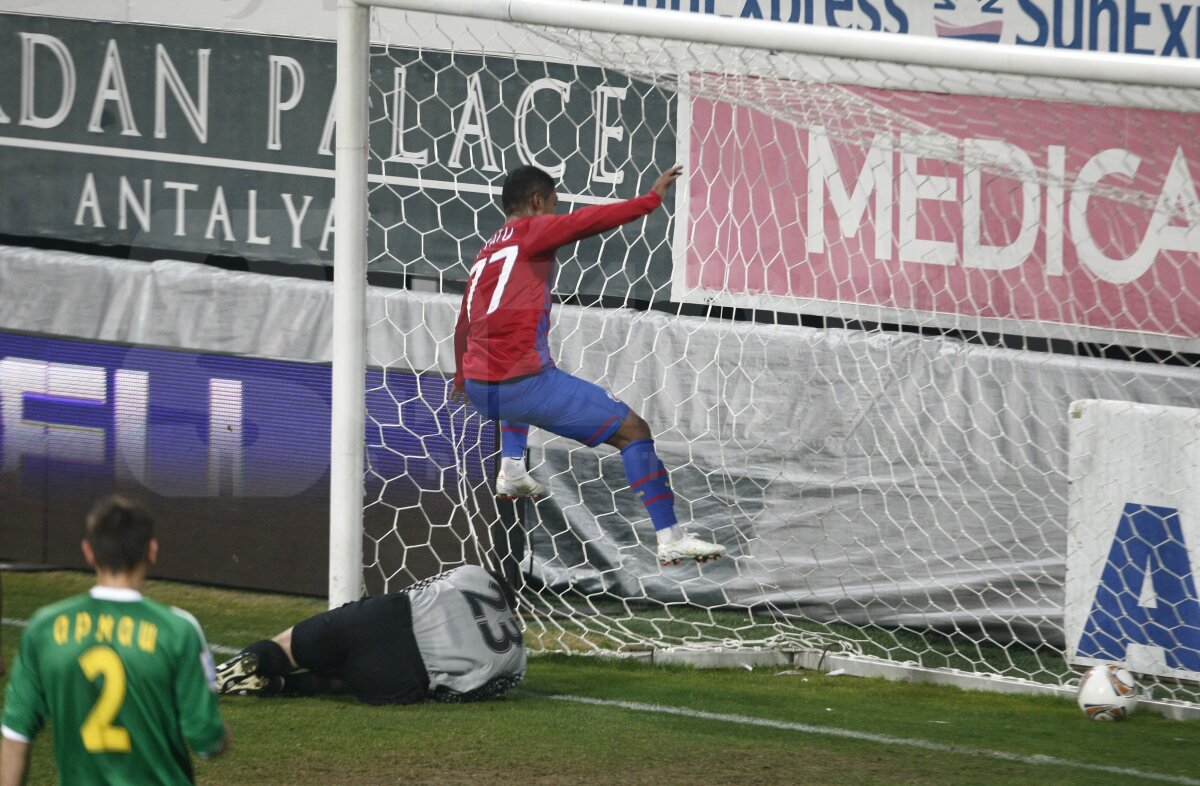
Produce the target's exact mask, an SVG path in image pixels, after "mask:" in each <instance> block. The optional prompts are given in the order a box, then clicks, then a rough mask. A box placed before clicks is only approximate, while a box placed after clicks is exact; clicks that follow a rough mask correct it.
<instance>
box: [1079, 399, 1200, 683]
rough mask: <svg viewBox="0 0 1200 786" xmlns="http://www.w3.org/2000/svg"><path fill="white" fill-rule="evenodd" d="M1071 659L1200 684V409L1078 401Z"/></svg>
mask: <svg viewBox="0 0 1200 786" xmlns="http://www.w3.org/2000/svg"><path fill="white" fill-rule="evenodd" d="M1069 423H1070V470H1069V471H1070V479H1071V490H1070V496H1069V499H1068V516H1067V554H1066V581H1065V584H1064V596H1065V597H1064V602H1063V603H1064V607H1063V628H1064V633H1065V640H1066V655H1067V661H1068V662H1069V663H1071V664H1074V665H1079V666H1094V665H1097V664H1103V663H1120V664H1122V665H1124V666H1125V667H1126V668H1128V669H1129V670H1130V671H1133V672H1136V673H1139V674H1152V675H1155V676H1158V677H1165V678H1168V679H1175V680H1188V681H1193V682H1194V681H1197V680H1200V594H1198V592H1197V587H1198V586H1200V483H1197V480H1200V410H1197V409H1192V408H1188V407H1171V406H1156V405H1151V404H1144V403H1133V402H1129V401H1103V400H1080V401H1074V402H1072V403H1071V408H1070V414H1069Z"/></svg>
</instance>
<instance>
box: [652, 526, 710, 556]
mask: <svg viewBox="0 0 1200 786" xmlns="http://www.w3.org/2000/svg"><path fill="white" fill-rule="evenodd" d="M724 554H725V547H724V546H722V545H721V544H719V543H709V542H708V541H706V540H700V538H698V537H696V536H695V535H693V534H692V533H690V532H688V531H687V530H686V529H684V528H683V527H681V526H679V525H678V524H677V525H675V526H674V527H669V528H668V529H666V530H663V532H662V533H660V534H659V540H658V561H659V562H661V563H662V564H664V565H678V564H679V562H680V561H681V560H695V561H696V562H708V561H709V560H710V559H717V558H718V557H721V556H724Z"/></svg>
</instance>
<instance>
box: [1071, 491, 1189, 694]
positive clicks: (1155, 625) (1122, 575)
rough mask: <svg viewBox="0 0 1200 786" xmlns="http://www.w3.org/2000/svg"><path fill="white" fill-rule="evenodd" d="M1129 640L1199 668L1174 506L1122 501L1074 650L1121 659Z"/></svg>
mask: <svg viewBox="0 0 1200 786" xmlns="http://www.w3.org/2000/svg"><path fill="white" fill-rule="evenodd" d="M1130 644H1141V645H1146V646H1151V647H1159V648H1161V649H1162V651H1163V655H1164V657H1165V660H1166V664H1167V666H1168V667H1169V668H1172V669H1184V670H1187V671H1200V599H1197V596H1196V581H1195V578H1193V576H1192V563H1191V560H1190V559H1189V558H1188V549H1187V544H1186V543H1185V542H1184V540H1183V526H1182V524H1181V521H1180V518H1179V511H1178V510H1176V509H1175V508H1160V507H1154V506H1152V505H1139V504H1137V503H1134V502H1128V503H1126V504H1125V510H1124V511H1123V512H1122V514H1121V521H1120V523H1119V524H1117V534H1116V536H1115V537H1114V538H1113V542H1112V547H1111V548H1110V549H1109V552H1108V561H1107V563H1106V564H1105V565H1104V572H1103V574H1101V576H1100V585H1099V586H1098V587H1097V588H1096V600H1095V601H1094V602H1093V603H1092V610H1091V613H1090V614H1089V615H1088V620H1087V624H1086V625H1084V628H1083V636H1082V637H1080V639H1079V649H1078V650H1077V653H1076V654H1077V655H1080V656H1082V657H1088V658H1096V659H1099V660H1107V661H1123V660H1125V650H1126V647H1128V645H1130Z"/></svg>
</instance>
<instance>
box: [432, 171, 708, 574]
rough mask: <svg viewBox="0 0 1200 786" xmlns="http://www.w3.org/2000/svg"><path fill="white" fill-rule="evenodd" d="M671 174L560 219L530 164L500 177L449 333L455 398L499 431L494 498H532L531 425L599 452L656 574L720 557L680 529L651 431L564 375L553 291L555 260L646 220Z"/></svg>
mask: <svg viewBox="0 0 1200 786" xmlns="http://www.w3.org/2000/svg"><path fill="white" fill-rule="evenodd" d="M680 171H681V168H680V167H679V166H673V167H671V168H670V169H668V170H667V171H665V172H663V173H662V174H660V175H659V176H658V179H657V180H655V181H654V186H653V187H651V189H650V191H649V192H647V193H645V194H643V195H642V196H639V197H635V198H634V199H629V200H626V201H624V202H617V203H615V204H611V205H597V206H593V207H585V208H582V209H580V210H576V211H574V212H572V213H566V214H561V215H560V214H556V213H555V212H554V210H555V206H556V205H557V203H558V196H557V195H556V194H555V191H554V186H555V184H554V179H553V178H551V177H550V175H549V174H547V173H546V172H544V171H542V170H541V169H538V168H537V167H534V166H523V167H520V168H518V169H514V170H513V171H512V172H509V173H508V176H507V177H506V178H505V180H504V188H503V191H502V194H501V199H502V202H503V207H504V213H505V215H506V217H507V221H506V222H505V223H504V226H502V227H500V229H499V230H497V231H496V233H495V234H494V235H492V237H491V238H490V239H489V240H488V241H487V242H486V243H484V245H483V249H482V250H481V251H480V252H479V255H478V256H476V257H475V262H474V264H473V265H472V266H471V273H470V277H469V279H468V283H467V291H466V292H465V293H464V294H463V302H462V308H461V310H460V311H459V315H458V325H457V326H456V328H455V331H454V352H455V360H456V362H457V371H456V372H455V375H454V390H455V394H454V395H455V397H456V398H459V399H460V400H461V397H462V396H463V395H464V393H465V395H466V397H467V398H468V399H469V400H470V402H471V403H472V404H473V405H474V406H475V408H476V409H478V410H479V411H480V412H481V413H483V414H484V415H486V416H487V417H489V418H492V419H493V420H499V421H500V426H501V441H502V451H501V452H502V461H501V469H500V474H499V477H497V479H496V492H497V495H498V496H508V497H514V496H540V495H541V494H542V493H544V489H543V488H542V485H541V484H540V483H538V482H537V481H536V480H534V479H533V478H531V477H529V475H528V473H527V472H526V470H525V465H524V460H523V457H524V454H525V442H526V438H527V436H528V431H529V426H530V425H534V426H538V427H539V428H543V429H546V430H547V431H550V432H552V433H554V434H558V435H560V436H564V437H569V438H571V439H574V440H577V441H579V442H582V443H583V444H585V445H589V446H592V447H595V446H597V445H600V444H602V443H607V444H609V445H612V446H613V447H615V448H617V449H618V450H620V451H621V459H622V462H623V464H624V467H625V475H626V477H627V478H628V479H629V485H630V486H631V487H632V488H633V490H634V491H635V492H637V494H638V495H639V497H641V500H642V503H643V504H644V505H645V506H646V511H647V513H649V515H650V520H651V521H652V522H653V524H654V529H655V531H656V532H657V540H658V557H659V560H660V561H662V562H663V563H664V564H667V563H678V562H679V561H680V560H682V559H694V560H697V561H700V562H704V561H707V560H709V559H715V558H716V557H719V556H721V555H722V554H724V553H725V548H724V547H723V546H721V545H719V544H716V543H709V542H706V541H703V540H701V539H699V538H697V537H696V536H695V535H692V534H691V533H689V532H688V531H687V530H686V529H684V527H683V526H682V525H680V524H678V523H677V519H676V517H675V495H674V494H673V493H672V491H671V485H670V480H669V478H668V475H667V470H666V467H664V466H663V463H662V462H661V461H659V459H658V454H657V453H655V451H654V440H653V439H652V438H651V435H650V427H649V426H648V425H646V421H644V420H642V418H641V417H639V416H638V415H637V413H636V412H634V411H633V410H632V409H630V408H629V406H628V405H627V404H625V403H623V402H621V401H619V400H618V399H617V398H615V397H614V396H613V395H611V394H610V393H608V392H607V391H605V390H604V389H603V388H601V387H600V386H599V385H595V384H593V383H591V382H587V381H585V380H582V379H579V378H578V377H575V376H572V375H570V374H567V373H566V372H564V371H561V370H560V369H558V368H557V367H556V366H555V365H554V360H553V359H552V358H551V356H550V344H549V332H550V306H551V303H552V298H551V291H550V288H551V284H552V283H553V281H554V271H555V264H556V261H555V252H556V251H557V250H558V249H559V248H560V247H561V246H565V245H567V244H569V243H575V242H577V241H579V240H583V239H584V238H588V237H591V236H593V235H597V234H600V233H601V232H604V231H606V230H609V229H614V228H616V227H619V226H621V225H622V224H628V223H629V222H631V221H634V220H636V219H639V218H642V217H643V216H646V215H648V214H649V213H652V212H654V211H655V210H656V209H658V207H659V206H660V205H661V204H662V201H663V197H664V196H665V195H666V193H667V191H668V190H669V189H670V188H671V186H672V185H674V183H675V180H676V179H677V178H678V177H679V173H680Z"/></svg>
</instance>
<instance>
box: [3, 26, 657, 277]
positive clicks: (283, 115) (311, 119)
mask: <svg viewBox="0 0 1200 786" xmlns="http://www.w3.org/2000/svg"><path fill="white" fill-rule="evenodd" d="M0 36H3V37H4V39H5V40H8V41H10V42H11V43H12V46H10V47H7V48H6V49H4V50H3V52H2V53H0V57H5V58H7V59H6V60H5V62H6V63H7V65H8V66H9V71H10V73H14V74H20V78H19V79H13V80H10V81H8V82H6V83H5V84H4V85H0V111H3V112H4V114H3V115H2V116H0V176H3V177H4V179H5V183H6V192H7V193H8V194H9V198H8V199H7V200H6V201H5V202H4V203H3V204H0V233H3V234H7V235H10V236H17V237H29V236H35V237H48V238H53V239H56V240H66V241H77V242H83V243H89V244H100V245H109V246H119V247H136V248H141V249H151V250H155V251H158V252H163V253H171V252H176V253H179V252H187V253H190V254H193V255H214V254H217V255H225V256H235V257H242V258H245V259H247V260H248V261H249V264H250V265H251V268H252V269H253V266H254V263H255V261H256V260H261V261H264V262H266V261H269V262H272V263H278V262H284V263H291V264H296V265H317V266H328V265H330V264H331V261H332V249H333V236H334V233H335V232H336V231H337V230H336V221H335V218H334V215H333V212H332V198H333V158H334V157H333V146H334V139H335V134H336V124H335V122H334V116H333V112H332V108H333V94H334V90H333V87H334V52H335V50H334V45H333V44H332V43H329V42H325V41H314V40H302V39H293V38H281V37H278V36H275V37H272V36H265V35H243V34H235V33H222V32H213V31H204V30H195V29H183V28H166V27H159V26H151V25H133V24H113V23H96V22H87V21H81V20H72V19H65V18H50V17H32V16H24V15H15V14H4V15H0ZM374 55H375V56H374V57H372V66H373V80H374V83H375V84H377V85H380V86H381V91H382V92H383V96H382V100H381V101H379V103H378V105H377V106H376V108H375V112H376V116H375V117H374V118H373V119H374V120H375V122H372V124H371V135H372V148H373V149H374V150H376V151H385V152H380V153H379V155H378V156H376V157H373V159H372V162H371V182H372V193H371V209H372V230H371V239H370V242H371V254H372V262H371V266H370V268H371V270H372V271H376V272H380V273H399V274H406V275H412V276H418V277H429V278H434V279H438V280H442V279H450V280H455V279H457V280H461V279H464V278H465V277H466V272H467V270H466V266H465V264H464V262H463V260H466V259H470V258H472V257H473V256H474V254H475V252H476V251H477V248H475V244H476V243H477V238H478V237H479V235H480V234H481V233H482V234H486V232H485V230H487V231H490V228H492V227H494V226H496V225H499V224H500V223H502V222H503V215H502V213H501V211H500V209H499V206H498V194H499V185H500V182H501V180H502V178H503V175H504V172H505V171H506V170H508V169H511V168H513V167H515V166H519V165H520V164H522V163H534V162H536V163H538V164H540V165H542V166H544V167H546V168H548V169H551V170H553V171H555V172H556V174H558V175H559V176H560V179H561V181H562V183H563V190H564V192H565V193H564V194H563V200H564V201H565V202H567V203H573V204H594V203H603V202H607V201H612V200H615V199H620V198H627V197H630V196H635V195H636V194H638V193H640V192H641V191H643V190H644V189H645V188H646V187H648V185H649V183H650V181H651V180H652V178H653V176H654V175H655V174H657V169H656V168H655V167H656V165H657V164H656V161H655V157H656V156H657V155H659V152H660V151H661V150H664V149H666V150H673V149H674V141H673V139H674V137H673V134H672V132H671V118H672V117H673V98H672V97H671V96H670V95H669V94H667V93H664V92H662V91H660V90H658V89H655V88H653V87H650V86H647V85H645V84H642V83H635V82H633V81H631V80H630V79H629V78H628V77H626V76H623V75H620V74H617V73H615V72H610V71H605V70H602V69H598V68H585V67H570V66H565V65H563V66H559V65H556V64H553V63H546V62H544V61H535V60H519V59H514V58H512V57H511V56H509V57H499V56H489V55H470V54H458V53H456V54H448V53H444V52H439V51H433V50H421V51H417V50H414V49H405V48H392V49H389V50H383V49H377V50H375V52H374ZM664 129H665V131H664ZM384 156H386V158H384ZM668 220H669V219H668V218H667V216H665V215H663V214H660V215H658V216H657V217H655V218H653V219H651V229H650V232H651V233H653V236H657V237H663V236H664V234H665V232H666V224H667V221H668ZM613 242H618V241H610V244H609V245H608V246H607V247H606V249H607V252H606V254H604V255H603V257H602V258H601V255H600V254H599V253H598V249H599V241H591V242H590V243H584V244H583V245H581V246H580V248H579V250H578V253H577V255H576V257H575V258H573V259H567V260H564V264H563V266H562V272H561V275H560V280H559V287H560V290H561V291H566V292H573V293H577V294H581V295H589V294H590V295H599V294H601V293H603V294H615V295H617V296H633V297H641V298H647V299H649V298H651V297H653V295H654V293H655V292H657V291H659V290H662V289H664V288H665V287H666V286H667V282H668V281H669V278H670V265H671V258H670V253H669V251H668V250H667V249H666V248H665V247H664V246H663V245H662V244H647V243H644V242H642V241H640V239H638V238H635V237H632V236H630V237H629V238H628V239H627V240H625V241H621V245H622V248H621V249H620V251H619V252H618V253H614V250H613V247H612V243H613ZM574 260H579V262H578V264H576V263H575V261H574ZM626 264H627V265H628V268H629V269H635V270H638V271H639V273H638V274H637V275H635V276H632V277H631V278H632V279H633V280H632V282H631V283H630V284H629V286H628V291H626V292H617V293H613V292H610V291H607V290H606V289H605V287H606V283H607V282H608V281H610V280H612V279H613V278H614V277H616V278H618V279H620V280H622V281H623V280H624V278H625V277H624V274H623V272H622V271H623V270H624V269H625V267H626Z"/></svg>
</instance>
